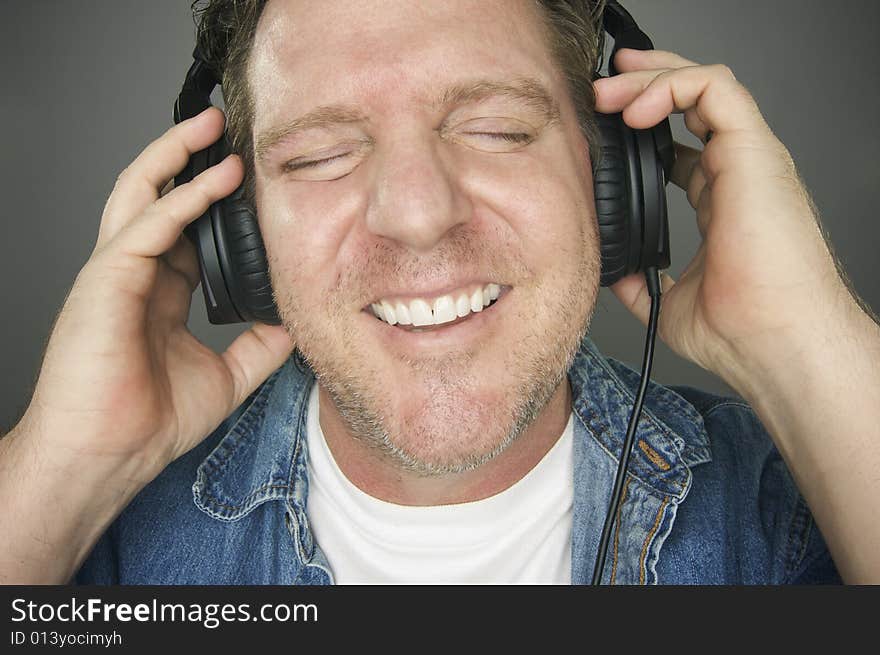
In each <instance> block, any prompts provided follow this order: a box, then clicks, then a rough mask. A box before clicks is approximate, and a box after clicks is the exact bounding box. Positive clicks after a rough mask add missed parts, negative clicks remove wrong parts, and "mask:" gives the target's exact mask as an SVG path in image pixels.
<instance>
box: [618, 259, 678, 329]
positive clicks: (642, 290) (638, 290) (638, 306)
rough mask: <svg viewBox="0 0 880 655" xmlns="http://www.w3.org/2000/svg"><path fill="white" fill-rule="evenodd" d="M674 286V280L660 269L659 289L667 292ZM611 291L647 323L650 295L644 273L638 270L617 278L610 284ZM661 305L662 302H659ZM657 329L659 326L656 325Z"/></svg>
mask: <svg viewBox="0 0 880 655" xmlns="http://www.w3.org/2000/svg"><path fill="white" fill-rule="evenodd" d="M674 286H675V280H673V279H672V277H671V276H670V275H668V274H667V273H665V272H664V271H660V290H661V292H662V293H667V292H669V291H670V290H671V289H672V287H674ZM610 288H611V291H612V293H614V295H615V296H617V299H618V300H620V302H622V303H623V306H624V307H626V308H627V309H628V310H629V311H630V312H631V313H632V314H633V316H635V317H636V318H637V319H639V321H641V322H642V324H643V325H645V326H647V325H648V319H649V318H650V315H651V296H650V294H649V293H648V288H647V285H646V284H645V274H644V273H641V272H638V273H633V274H631V275H627V276H626V277H624V278H622V279H620V280H618V281H617V282H615V283H614V284H612V285H611V287H610ZM661 307H662V303H661ZM658 329H659V326H658Z"/></svg>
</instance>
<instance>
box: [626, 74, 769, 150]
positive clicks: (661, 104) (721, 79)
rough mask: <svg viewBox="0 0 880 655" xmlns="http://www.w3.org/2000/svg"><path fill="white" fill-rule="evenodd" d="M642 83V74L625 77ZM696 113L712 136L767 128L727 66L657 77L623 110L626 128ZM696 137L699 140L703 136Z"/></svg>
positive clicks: (703, 135) (755, 105) (642, 126)
mask: <svg viewBox="0 0 880 655" xmlns="http://www.w3.org/2000/svg"><path fill="white" fill-rule="evenodd" d="M626 75H633V76H638V79H639V80H641V81H646V80H647V76H645V75H644V74H643V73H626ZM692 108H693V109H694V110H695V111H696V114H697V117H698V118H699V119H700V121H702V123H703V124H704V125H705V126H706V127H707V128H708V129H710V130H712V131H713V132H714V133H715V134H716V135H718V134H721V133H723V132H735V131H755V130H762V131H767V130H768V128H767V124H766V122H765V121H764V118H763V117H762V116H761V112H760V111H759V110H758V105H757V104H756V103H755V100H754V99H753V98H752V96H751V95H750V94H749V92H748V91H747V90H746V89H745V88H744V87H743V86H742V85H741V84H739V82H737V81H736V78H734V76H733V73H732V72H731V71H730V69H729V68H728V67H727V66H723V65H713V66H691V67H687V68H679V69H676V70H670V71H666V72H664V73H660V74H659V75H657V76H655V77H654V78H653V79H651V80H650V81H649V82H648V83H647V85H646V86H645V89H644V91H643V92H642V93H641V94H639V95H638V97H636V98H635V99H634V100H633V101H632V102H631V103H630V104H629V105H628V106H627V107H626V108H625V109H624V110H623V119H624V121H625V122H626V124H627V125H629V126H631V127H634V128H637V129H645V128H649V127H653V126H654V125H656V124H657V123H659V122H660V121H661V120H663V119H664V118H666V117H667V116H668V115H669V114H671V113H673V112H676V111H682V112H683V111H687V110H689V109H692ZM696 136H698V137H700V138H701V139H703V138H704V137H705V134H697V135H696Z"/></svg>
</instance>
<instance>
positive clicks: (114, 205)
mask: <svg viewBox="0 0 880 655" xmlns="http://www.w3.org/2000/svg"><path fill="white" fill-rule="evenodd" d="M223 126H224V117H223V112H222V111H220V110H219V109H217V108H216V107H209V108H208V109H206V110H205V111H203V112H202V113H200V114H198V115H197V116H194V117H192V118H189V119H187V120H185V121H181V122H180V123H178V124H177V125H175V126H174V127H172V128H170V129H169V130H168V131H167V132H165V134H163V135H162V136H161V137H159V138H158V139H156V140H155V141H153V142H152V143H151V144H150V145H148V146H147V147H146V148H145V149H144V150H143V152H141V154H140V155H138V157H137V158H136V159H135V160H134V161H133V162H132V163H131V164H130V165H129V166H128V167H127V168H126V169H125V170H124V171H122V173H120V174H119V177H118V178H117V180H116V185H115V186H114V187H113V191H112V192H111V194H110V197H109V198H108V200H107V204H106V206H105V207H104V214H103V216H102V217H101V227H100V230H99V232H98V245H99V246H100V245H103V244H104V243H106V242H108V241H110V240H111V239H112V238H113V237H114V236H116V234H117V233H118V232H119V230H121V229H122V227H123V226H124V225H125V224H126V223H128V222H129V221H131V220H132V219H133V218H134V217H135V216H138V215H139V214H140V213H141V212H143V211H144V210H145V209H146V208H147V207H148V206H149V205H150V203H152V202H155V201H156V199H157V198H159V197H160V191H159V190H160V189H162V188H163V187H164V186H165V185H166V183H168V181H169V180H170V179H171V178H173V177H174V176H175V175H176V174H177V173H179V172H180V171H181V170H183V168H184V167H185V166H186V163H187V161H189V158H190V156H191V155H192V154H193V153H196V152H198V151H199V150H204V149H205V148H207V147H208V146H210V145H211V144H212V143H214V142H216V141H217V140H218V139H219V138H220V136H221V135H222V134H223Z"/></svg>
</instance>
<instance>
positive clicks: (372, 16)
mask: <svg viewBox="0 0 880 655" xmlns="http://www.w3.org/2000/svg"><path fill="white" fill-rule="evenodd" d="M523 76H530V77H533V78H536V79H539V80H541V81H543V82H544V83H545V84H546V85H547V86H548V87H550V88H552V89H555V88H557V85H559V83H560V79H559V77H558V75H557V72H556V70H555V67H554V65H553V62H552V58H551V56H550V52H549V49H548V47H547V43H546V37H545V34H544V30H543V26H542V23H541V19H540V14H539V11H538V8H537V5H536V2H535V1H534V0H443V1H442V2H434V1H431V2H421V1H405V0H361V1H359V2H351V1H350V0H270V2H269V3H268V4H267V6H266V8H265V10H264V12H263V15H262V17H261V19H260V23H259V25H258V28H257V33H256V35H255V40H254V47H253V51H252V55H251V59H250V67H249V79H250V81H251V88H252V89H253V98H254V103H255V114H254V118H255V124H254V128H255V129H256V130H259V129H260V126H261V125H268V124H273V123H274V122H275V121H276V120H277V119H278V118H281V117H284V116H289V115H291V114H292V113H298V112H303V111H306V110H308V109H310V108H311V107H314V106H319V105H324V104H332V103H340V102H351V103H355V104H364V105H367V109H368V110H369V108H370V105H373V107H374V108H380V107H381V108H383V109H384V110H388V111H392V106H391V105H392V104H393V101H400V102H402V103H412V102H413V101H419V100H420V99H427V98H430V97H434V96H435V94H436V90H437V89H441V88H443V87H445V86H449V85H451V84H455V83H459V82H461V81H463V80H467V79H474V78H481V79H492V78H493V77H497V78H499V79H510V78H513V77H523Z"/></svg>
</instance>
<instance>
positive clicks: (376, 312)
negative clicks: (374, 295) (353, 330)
mask: <svg viewBox="0 0 880 655" xmlns="http://www.w3.org/2000/svg"><path fill="white" fill-rule="evenodd" d="M509 290H510V287H506V286H502V285H499V284H494V283H490V284H486V285H471V286H469V287H464V288H462V289H459V290H457V291H455V292H453V293H450V294H447V295H443V296H438V297H436V298H429V299H426V298H415V299H382V300H380V301H378V302H375V303H372V304H370V305H369V306H368V307H365V308H364V311H365V312H367V313H368V314H371V315H372V316H374V317H375V318H376V320H379V321H381V322H383V323H386V324H388V325H390V326H394V327H396V328H398V329H400V330H403V331H406V332H434V331H437V330H441V329H444V328H448V327H452V326H454V325H458V324H460V323H464V322H466V321H468V320H470V319H472V318H473V317H474V316H477V315H479V314H481V313H482V312H484V311H486V310H488V309H490V308H491V307H493V306H494V305H495V304H496V303H497V302H498V300H500V299H501V298H502V297H503V296H504V295H505V294H506V293H507V292H508V291H509Z"/></svg>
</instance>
